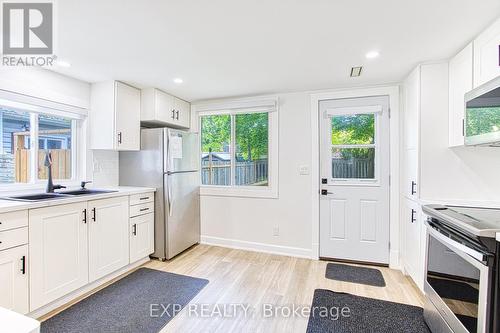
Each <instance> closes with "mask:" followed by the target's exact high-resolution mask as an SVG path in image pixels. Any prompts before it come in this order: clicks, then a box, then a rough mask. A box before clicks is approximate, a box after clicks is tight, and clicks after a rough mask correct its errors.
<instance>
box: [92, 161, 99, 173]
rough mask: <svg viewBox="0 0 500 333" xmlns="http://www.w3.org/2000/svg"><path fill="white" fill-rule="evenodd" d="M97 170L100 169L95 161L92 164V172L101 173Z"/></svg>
mask: <svg viewBox="0 0 500 333" xmlns="http://www.w3.org/2000/svg"><path fill="white" fill-rule="evenodd" d="M99 168H100V165H99V162H98V161H97V160H94V162H93V163H92V171H93V172H99V171H101V170H100V169H99Z"/></svg>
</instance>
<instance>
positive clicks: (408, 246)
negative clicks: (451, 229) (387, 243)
mask: <svg viewBox="0 0 500 333" xmlns="http://www.w3.org/2000/svg"><path fill="white" fill-rule="evenodd" d="M403 202H404V207H403V209H402V216H401V221H402V223H403V235H404V237H403V257H404V260H403V265H404V270H405V272H406V273H407V274H408V275H409V276H410V277H411V278H412V279H413V281H414V282H415V283H416V284H417V286H419V287H420V288H421V289H422V288H423V274H424V258H423V255H422V254H423V252H424V251H425V248H424V244H423V237H424V236H423V232H424V230H425V229H424V226H423V223H422V222H423V221H422V214H421V210H420V205H419V204H418V203H417V202H416V201H413V200H409V199H404V200H403Z"/></svg>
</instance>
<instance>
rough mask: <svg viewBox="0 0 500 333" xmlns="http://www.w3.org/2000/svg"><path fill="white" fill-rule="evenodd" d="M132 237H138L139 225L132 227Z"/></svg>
mask: <svg viewBox="0 0 500 333" xmlns="http://www.w3.org/2000/svg"><path fill="white" fill-rule="evenodd" d="M132 235H134V236H136V235H137V224H135V223H134V225H133V226H132Z"/></svg>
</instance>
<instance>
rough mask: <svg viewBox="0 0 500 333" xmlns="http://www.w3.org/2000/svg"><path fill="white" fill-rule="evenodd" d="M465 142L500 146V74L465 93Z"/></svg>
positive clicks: (472, 144) (474, 144)
mask: <svg viewBox="0 0 500 333" xmlns="http://www.w3.org/2000/svg"><path fill="white" fill-rule="evenodd" d="M464 136H465V144H466V145H470V146H497V147H500V76H499V77H497V78H495V79H493V80H491V81H488V82H486V83H485V84H483V85H481V86H479V87H477V88H476V89H474V90H472V91H470V92H468V93H467V94H465V120H464Z"/></svg>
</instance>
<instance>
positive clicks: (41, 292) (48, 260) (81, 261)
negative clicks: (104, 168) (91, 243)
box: [29, 202, 88, 311]
mask: <svg viewBox="0 0 500 333" xmlns="http://www.w3.org/2000/svg"><path fill="white" fill-rule="evenodd" d="M86 208H87V203H86V202H80V203H74V204H68V205H60V206H54V207H46V208H39V209H32V210H30V211H29V254H30V266H29V267H30V310H31V311H33V310H35V309H38V308H40V307H41V306H43V305H45V304H48V303H50V302H52V301H54V300H56V299H58V298H60V297H62V296H64V295H66V294H68V293H70V292H72V291H74V290H76V289H78V288H80V287H82V286H84V285H85V284H87V283H88V233H87V223H86V221H85V219H84V216H85V210H86Z"/></svg>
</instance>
